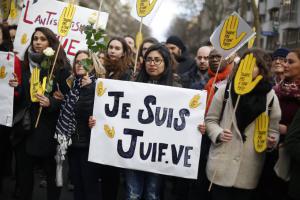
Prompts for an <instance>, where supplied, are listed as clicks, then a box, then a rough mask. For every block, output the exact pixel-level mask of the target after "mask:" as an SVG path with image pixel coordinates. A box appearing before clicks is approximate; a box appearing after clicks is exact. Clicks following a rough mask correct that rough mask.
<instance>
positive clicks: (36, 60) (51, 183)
mask: <svg viewBox="0 0 300 200" xmlns="http://www.w3.org/2000/svg"><path fill="white" fill-rule="evenodd" d="M58 46H59V41H58V39H57V38H56V35H55V34H54V33H53V32H52V31H51V30H50V29H48V28H45V27H38V28H36V29H35V31H34V33H33V34H32V37H31V42H30V46H29V47H28V48H27V50H26V52H25V56H24V61H23V63H22V83H21V85H20V86H19V87H18V92H19V94H20V98H21V100H20V104H19V105H18V106H17V115H16V117H17V116H18V117H17V119H16V118H15V119H14V127H13V132H14V135H17V136H18V137H19V138H18V145H17V148H16V161H17V163H22V165H18V168H17V173H18V174H19V176H20V183H19V184H20V198H21V199H24V200H30V199H32V191H33V184H34V183H33V180H34V178H33V170H34V164H35V163H36V162H37V161H39V162H40V163H41V164H42V167H43V169H44V171H45V172H46V180H47V199H48V200H56V199H59V196H60V188H58V187H57V186H56V182H55V177H56V161H55V159H54V156H55V154H56V146H57V142H56V140H55V139H54V133H55V127H56V122H57V119H58V115H59V108H60V104H61V102H62V99H63V94H66V93H67V92H68V90H69V87H68V85H67V83H66V80H67V78H68V77H69V76H70V72H71V66H70V63H69V60H68V59H67V57H66V53H65V52H64V50H63V48H62V47H61V48H60V49H59V52H58V57H57V62H56V64H55V66H54V69H53V77H52V79H51V80H49V74H50V71H51V69H52V66H53V60H54V59H53V58H54V56H55V55H54V54H55V53H56V51H57V50H58ZM46 79H47V85H46V87H45V83H46V82H45V80H46ZM43 80H44V81H43ZM34 84H35V85H34ZM44 89H46V90H45V91H44ZM40 107H42V112H41V115H40V119H39V123H38V124H37V126H36V127H35V124H36V121H37V117H38V114H39V110H40Z"/></svg>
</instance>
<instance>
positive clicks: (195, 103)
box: [189, 94, 200, 108]
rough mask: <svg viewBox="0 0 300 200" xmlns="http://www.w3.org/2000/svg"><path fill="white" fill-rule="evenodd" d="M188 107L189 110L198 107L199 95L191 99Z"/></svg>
mask: <svg viewBox="0 0 300 200" xmlns="http://www.w3.org/2000/svg"><path fill="white" fill-rule="evenodd" d="M189 106H190V108H198V107H199V106H200V95H199V94H197V95H195V96H194V97H193V98H192V99H191V101H190V104H189Z"/></svg>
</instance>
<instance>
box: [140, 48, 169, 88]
mask: <svg viewBox="0 0 300 200" xmlns="http://www.w3.org/2000/svg"><path fill="white" fill-rule="evenodd" d="M152 51H158V53H159V54H160V55H161V56H162V57H163V61H164V64H165V70H164V72H163V73H162V75H161V77H160V78H159V80H158V84H160V85H169V86H173V72H172V65H171V55H170V52H169V50H168V48H167V47H166V46H164V45H163V44H154V45H152V46H151V47H149V49H148V50H147V51H146V53H145V56H144V60H145V59H146V58H147V56H148V55H149V53H150V52H152ZM149 80H150V76H149V74H148V73H147V71H146V62H143V64H142V66H141V71H140V73H139V75H138V77H137V79H136V81H137V82H143V83H147V82H149Z"/></svg>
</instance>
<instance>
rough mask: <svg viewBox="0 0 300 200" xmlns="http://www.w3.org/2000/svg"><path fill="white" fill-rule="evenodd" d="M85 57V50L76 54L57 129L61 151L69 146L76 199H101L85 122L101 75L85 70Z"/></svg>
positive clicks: (88, 130)
mask: <svg viewBox="0 0 300 200" xmlns="http://www.w3.org/2000/svg"><path fill="white" fill-rule="evenodd" d="M88 58H89V52H88V51H78V52H77V54H76V55H75V58H74V64H73V74H74V80H73V84H72V87H71V89H70V91H69V92H68V93H67V95H66V96H65V98H64V102H63V104H62V107H61V111H60V116H59V118H58V122H57V126H56V134H57V135H56V136H57V139H58V142H59V143H60V144H61V147H60V149H61V148H63V147H67V146H68V144H70V143H71V146H70V148H69V150H68V159H69V163H70V172H71V178H72V181H73V184H74V199H75V200H97V199H101V192H100V182H99V175H100V174H99V173H100V165H98V164H95V163H92V162H88V152H89V143H90V133H91V129H90V128H89V127H88V121H89V117H90V116H91V115H92V113H93V105H94V96H95V81H96V77H101V75H99V76H96V74H95V70H94V67H93V66H91V69H89V71H86V70H87V69H85V68H84V67H83V65H82V63H81V62H82V61H83V60H84V59H88ZM103 75H104V74H103ZM62 141H64V142H62ZM65 150H66V149H64V151H65Z"/></svg>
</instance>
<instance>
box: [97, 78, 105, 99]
mask: <svg viewBox="0 0 300 200" xmlns="http://www.w3.org/2000/svg"><path fill="white" fill-rule="evenodd" d="M105 91H106V88H104V85H103V82H102V81H100V82H99V83H98V85H97V96H98V97H101V96H102V95H103V94H104V93H105Z"/></svg>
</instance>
